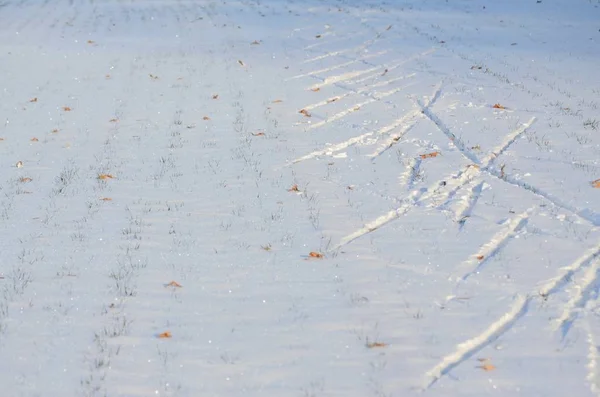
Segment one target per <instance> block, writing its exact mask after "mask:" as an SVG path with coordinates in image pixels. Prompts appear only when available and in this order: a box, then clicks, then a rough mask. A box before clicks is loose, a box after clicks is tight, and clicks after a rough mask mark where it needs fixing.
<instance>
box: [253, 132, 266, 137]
mask: <svg viewBox="0 0 600 397" xmlns="http://www.w3.org/2000/svg"><path fill="white" fill-rule="evenodd" d="M252 136H265V133H264V132H262V131H260V132H253V133H252Z"/></svg>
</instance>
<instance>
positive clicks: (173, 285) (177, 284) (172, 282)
mask: <svg viewBox="0 0 600 397" xmlns="http://www.w3.org/2000/svg"><path fill="white" fill-rule="evenodd" d="M166 287H173V288H181V287H183V285H181V284H179V283H178V282H177V281H171V282H170V283H169V284H167V285H166Z"/></svg>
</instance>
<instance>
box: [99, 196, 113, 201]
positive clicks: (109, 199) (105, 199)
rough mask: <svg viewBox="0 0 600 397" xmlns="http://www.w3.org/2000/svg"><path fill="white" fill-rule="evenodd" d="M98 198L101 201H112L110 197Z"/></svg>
mask: <svg viewBox="0 0 600 397" xmlns="http://www.w3.org/2000/svg"><path fill="white" fill-rule="evenodd" d="M100 200H101V201H112V199H111V198H110V197H102V198H101V199H100Z"/></svg>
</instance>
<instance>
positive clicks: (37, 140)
mask: <svg viewBox="0 0 600 397" xmlns="http://www.w3.org/2000/svg"><path fill="white" fill-rule="evenodd" d="M30 141H31V142H39V139H37V138H36V137H33V138H31V139H30Z"/></svg>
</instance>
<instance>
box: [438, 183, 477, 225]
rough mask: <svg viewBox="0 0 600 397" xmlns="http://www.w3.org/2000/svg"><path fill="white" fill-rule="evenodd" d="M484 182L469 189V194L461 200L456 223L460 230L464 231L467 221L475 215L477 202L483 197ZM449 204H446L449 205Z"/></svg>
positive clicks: (456, 213) (455, 218)
mask: <svg viewBox="0 0 600 397" xmlns="http://www.w3.org/2000/svg"><path fill="white" fill-rule="evenodd" d="M484 184H485V183H484V182H478V183H476V184H475V186H472V187H471V188H470V189H469V192H468V194H466V195H464V196H463V197H461V198H460V200H459V206H458V208H457V209H456V211H455V215H454V221H455V222H456V223H458V226H459V229H462V227H463V226H464V224H465V223H466V221H467V219H468V218H469V217H470V216H471V214H472V213H473V210H474V208H475V206H476V205H477V201H478V200H479V197H480V196H481V192H482V191H483V188H484ZM447 203H448V202H446V204H447Z"/></svg>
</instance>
